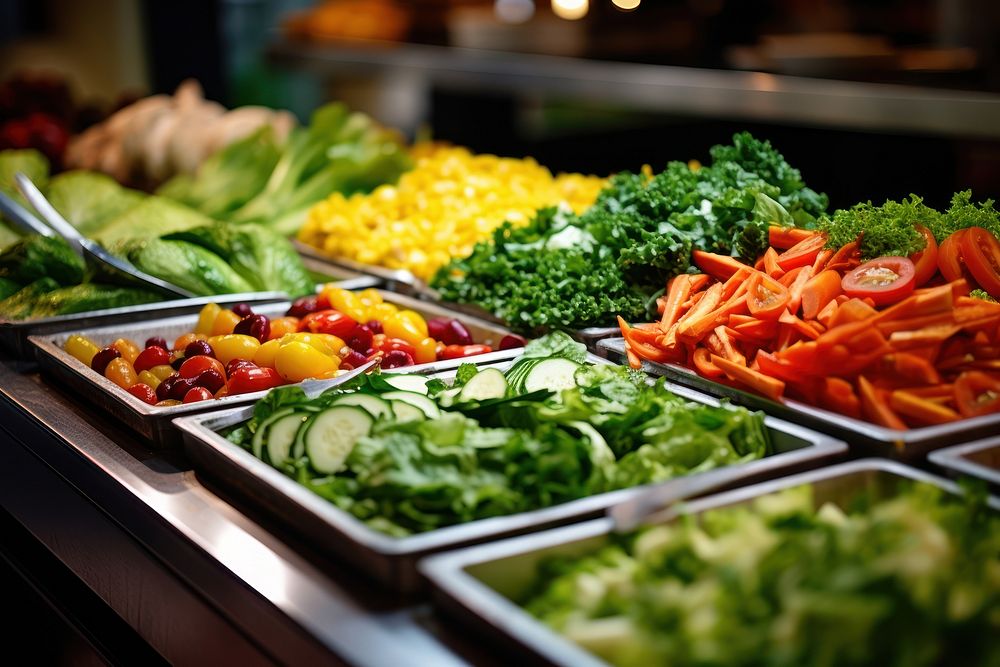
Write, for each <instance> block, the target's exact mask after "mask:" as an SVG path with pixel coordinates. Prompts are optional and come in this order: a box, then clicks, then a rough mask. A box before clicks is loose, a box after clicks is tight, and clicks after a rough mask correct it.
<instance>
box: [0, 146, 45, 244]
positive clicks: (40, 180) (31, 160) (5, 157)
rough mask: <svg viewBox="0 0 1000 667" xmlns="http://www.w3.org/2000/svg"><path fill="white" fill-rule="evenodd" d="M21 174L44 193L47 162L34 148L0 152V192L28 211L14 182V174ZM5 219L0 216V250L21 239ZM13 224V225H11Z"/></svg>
mask: <svg viewBox="0 0 1000 667" xmlns="http://www.w3.org/2000/svg"><path fill="white" fill-rule="evenodd" d="M18 172H21V173H22V174H24V175H26V176H27V177H28V178H30V179H31V181H32V182H33V183H34V184H35V185H37V186H38V187H39V189H42V190H43V191H44V189H45V186H46V185H47V184H48V181H49V161H48V160H47V159H46V158H45V156H44V155H42V154H41V153H40V152H39V151H37V150H35V149H34V148H24V149H8V150H3V151H0V192H2V193H3V194H5V195H7V196H8V197H11V198H12V199H13V200H14V201H16V202H17V203H18V204H20V205H21V206H23V207H24V208H26V209H27V210H29V211H33V210H34V209H32V208H31V205H30V204H28V202H27V201H26V200H25V199H24V197H22V196H21V191H20V190H18V189H17V184H16V182H15V181H14V174H16V173H18ZM5 221H6V218H4V217H3V216H2V215H0V249H2V248H5V247H7V246H8V245H10V244H11V243H14V242H15V241H17V240H18V239H19V238H20V237H21V232H20V231H19V230H18V228H17V227H13V226H8V225H7V224H5ZM11 224H13V223H11Z"/></svg>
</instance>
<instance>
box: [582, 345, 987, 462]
mask: <svg viewBox="0 0 1000 667" xmlns="http://www.w3.org/2000/svg"><path fill="white" fill-rule="evenodd" d="M598 345H599V346H600V347H601V348H603V349H604V350H606V351H607V352H608V353H609V357H610V358H612V359H615V360H621V359H624V358H625V341H624V339H622V338H611V339H607V340H602V341H601V342H600V343H598ZM643 370H645V371H646V372H647V373H650V374H652V375H657V376H663V377H666V378H667V379H669V380H671V381H673V382H678V383H680V384H683V385H687V386H689V387H693V388H695V389H698V390H700V391H703V392H705V393H706V394H709V395H711V396H719V397H723V398H728V399H729V400H730V401H732V402H733V403H735V404H737V405H745V406H747V407H749V408H754V409H755V410H763V411H764V412H766V413H768V414H770V415H775V416H776V417H780V418H782V419H787V420H788V421H790V422H794V423H796V424H802V425H803V426H808V427H809V428H813V429H816V430H817V431H821V432H823V433H829V434H831V435H833V436H836V437H838V438H843V439H844V440H846V441H847V442H848V443H850V445H851V446H852V447H857V448H858V449H860V450H861V451H862V452H864V453H866V454H869V455H875V456H886V457H889V458H894V459H899V460H901V461H918V460H923V459H924V458H925V457H926V456H927V454H928V452H930V451H932V450H934V449H940V448H941V447H946V446H948V445H954V444H956V443H960V442H968V441H969V440H974V439H976V438H981V437H985V436H989V435H994V434H996V433H998V432H1000V414H994V415H984V416H982V417H973V418H971V419H962V420H960V421H957V422H954V423H951V424H940V425H937V426H924V427H921V428H911V429H908V430H906V431H897V430H895V429H891V428H884V427H882V426H878V425H877V424H872V423H869V422H866V421H862V420H860V419H853V418H851V417H845V416H844V415H841V414H837V413H836V412H832V411H830V410H824V409H823V408H818V407H816V406H814V405H809V404H807V403H802V402H801V401H795V400H792V399H787V400H784V401H783V402H781V403H778V402H777V401H772V400H771V399H769V398H764V397H763V396H760V395H758V394H754V393H752V392H749V391H743V390H741V389H736V388H735V387H729V386H726V385H724V384H720V383H718V382H713V381H712V380H708V379H706V378H703V377H701V376H700V375H698V374H697V373H695V372H694V371H692V370H690V369H688V368H685V367H683V366H679V365H676V364H657V363H653V362H649V361H643Z"/></svg>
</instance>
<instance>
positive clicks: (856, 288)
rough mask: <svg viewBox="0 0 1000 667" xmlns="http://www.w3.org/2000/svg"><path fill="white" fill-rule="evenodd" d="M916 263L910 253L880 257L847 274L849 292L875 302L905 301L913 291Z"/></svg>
mask: <svg viewBox="0 0 1000 667" xmlns="http://www.w3.org/2000/svg"><path fill="white" fill-rule="evenodd" d="M915 278H916V267H915V266H914V265H913V262H911V261H910V260H909V258H907V257H879V258H878V259H873V260H872V261H870V262H865V263H864V264H862V265H861V266H859V267H858V268H856V269H854V270H853V271H851V272H850V273H848V274H847V275H846V276H844V279H843V281H842V282H841V286H842V287H843V288H844V294H846V295H847V296H853V297H858V298H860V299H864V298H869V299H871V300H872V301H874V302H875V305H876V306H887V305H889V304H892V303H896V302H897V301H902V300H903V299H905V298H906V297H908V296H910V294H912V293H913V288H914V287H915Z"/></svg>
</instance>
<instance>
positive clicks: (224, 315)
mask: <svg viewBox="0 0 1000 667" xmlns="http://www.w3.org/2000/svg"><path fill="white" fill-rule="evenodd" d="M241 319H242V318H241V317H240V316H239V315H237V314H236V313H234V312H233V311H231V310H220V311H219V314H218V315H216V316H215V322H213V323H212V331H211V334H212V335H213V336H225V335H226V334H231V333H233V329H235V328H236V325H237V324H239V323H240V320H241Z"/></svg>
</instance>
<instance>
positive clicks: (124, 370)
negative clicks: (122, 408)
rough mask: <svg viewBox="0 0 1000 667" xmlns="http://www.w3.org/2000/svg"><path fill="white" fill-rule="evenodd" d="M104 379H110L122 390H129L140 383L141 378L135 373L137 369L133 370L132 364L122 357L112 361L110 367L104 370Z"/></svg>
mask: <svg viewBox="0 0 1000 667" xmlns="http://www.w3.org/2000/svg"><path fill="white" fill-rule="evenodd" d="M104 377H106V378H108V379H109V380H111V381H112V382H114V383H115V384H116V385H118V386H119V387H121V388H122V389H128V388H129V387H131V386H132V385H134V384H135V383H136V382H138V381H139V378H138V376H137V375H136V373H135V369H134V368H132V364H130V363H129V362H128V360H126V359H123V358H121V357H119V358H118V359H112V360H111V362H110V363H109V364H108V367H107V368H105V369H104Z"/></svg>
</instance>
